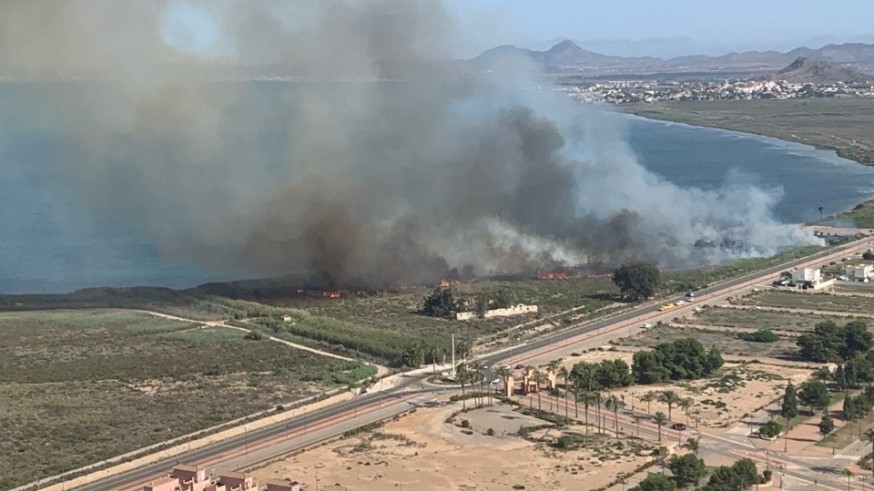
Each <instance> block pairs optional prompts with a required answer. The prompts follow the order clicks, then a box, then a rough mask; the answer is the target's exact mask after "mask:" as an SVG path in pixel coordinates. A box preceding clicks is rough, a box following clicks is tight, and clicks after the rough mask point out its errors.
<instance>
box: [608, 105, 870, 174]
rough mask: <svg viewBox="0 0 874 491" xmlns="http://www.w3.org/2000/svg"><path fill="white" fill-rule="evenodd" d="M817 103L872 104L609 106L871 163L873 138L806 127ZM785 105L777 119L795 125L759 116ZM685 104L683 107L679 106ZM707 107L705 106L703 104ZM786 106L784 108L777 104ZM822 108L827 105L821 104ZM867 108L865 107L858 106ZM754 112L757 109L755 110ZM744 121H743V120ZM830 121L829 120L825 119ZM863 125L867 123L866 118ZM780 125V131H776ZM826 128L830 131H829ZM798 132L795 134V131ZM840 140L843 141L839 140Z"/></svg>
mask: <svg viewBox="0 0 874 491" xmlns="http://www.w3.org/2000/svg"><path fill="white" fill-rule="evenodd" d="M809 103H810V104H811V105H813V104H817V105H821V106H828V104H829V103H833V104H834V105H844V106H848V105H852V104H858V105H871V106H872V107H874V100H872V99H816V100H814V101H806V100H804V99H789V100H761V101H759V100H752V101H747V100H742V101H684V102H668V103H666V102H652V103H643V102H636V103H625V104H615V105H613V107H614V108H615V109H616V110H617V111H618V112H621V113H624V114H629V115H634V116H637V117H641V118H646V119H650V120H654V121H665V122H671V123H682V124H687V125H690V126H697V127H703V128H714V129H721V130H728V131H737V132H739V133H745V134H748V135H756V136H763V137H767V138H774V139H777V140H782V141H784V142H789V143H799V144H802V145H808V146H811V147H813V148H816V149H819V150H829V151H833V152H835V154H836V155H837V156H839V157H841V158H844V159H847V160H851V161H853V162H855V163H857V164H860V165H865V166H874V142H866V141H861V140H860V139H859V138H853V135H850V134H846V135H842V134H840V133H841V131H839V129H836V128H823V130H822V131H812V132H810V133H805V131H810V129H809V128H808V127H807V126H806V124H807V125H809V123H810V122H811V120H812V119H814V117H812V116H811V111H810V108H808V107H807V106H808V104H809ZM781 104H783V105H785V106H787V107H788V108H789V109H794V110H795V111H794V112H787V113H784V114H783V115H782V116H781V117H780V118H779V120H780V121H781V122H784V124H791V121H792V120H793V119H797V120H798V122H799V123H802V124H799V125H792V126H791V128H792V129H791V130H790V129H789V128H788V127H783V126H780V125H775V124H771V125H765V124H763V123H762V121H760V120H765V119H767V118H768V117H773V116H778V114H776V111H775V112H765V111H764V109H765V108H767V107H768V106H773V107H776V106H779V105H781ZM683 105H687V107H683ZM708 105H710V106H711V107H710V108H708V107H707V106H708ZM732 105H735V106H737V107H731V108H730V109H731V110H737V109H743V108H742V107H741V106H747V109H753V110H747V111H737V112H734V113H729V112H728V110H726V108H729V107H730V106H732ZM780 109H786V108H780ZM822 109H829V108H828V107H823V108H822ZM859 109H861V110H867V108H859ZM757 112H758V113H757ZM851 116H856V115H855V114H854V113H852V112H850V111H847V112H846V115H845V117H847V118H850V117H851ZM745 122H746V123H747V124H744V123H745ZM829 122H832V121H829ZM853 123H857V121H847V127H850V126H851V125H852V124H853ZM863 126H866V127H867V122H865V124H864V125H863ZM781 129H783V130H784V131H780V130H781ZM826 130H829V131H831V132H830V133H829V132H827V131H826ZM796 133H798V134H796ZM805 135H807V136H816V137H819V138H822V137H826V136H827V137H830V138H831V140H833V141H834V143H828V142H825V141H821V140H814V139H811V138H807V137H805ZM842 143H843V144H842Z"/></svg>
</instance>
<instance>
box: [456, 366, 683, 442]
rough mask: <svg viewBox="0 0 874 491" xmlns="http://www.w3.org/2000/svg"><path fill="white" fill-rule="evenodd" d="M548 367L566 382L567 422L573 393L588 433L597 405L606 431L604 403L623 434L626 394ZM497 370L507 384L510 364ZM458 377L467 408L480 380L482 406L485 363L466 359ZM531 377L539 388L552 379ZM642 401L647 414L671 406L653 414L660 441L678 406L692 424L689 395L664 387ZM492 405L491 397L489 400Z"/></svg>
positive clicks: (599, 422)
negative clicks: (653, 405) (658, 405)
mask: <svg viewBox="0 0 874 491" xmlns="http://www.w3.org/2000/svg"><path fill="white" fill-rule="evenodd" d="M547 367H548V368H549V369H550V370H552V371H553V372H554V373H555V374H556V376H557V377H558V378H560V379H561V380H562V381H563V382H564V398H565V404H564V407H565V421H566V422H567V423H569V422H570V402H569V399H570V397H571V395H573V399H574V418H579V404H580V403H582V405H583V415H584V421H585V426H586V435H588V434H589V426H590V425H589V410H590V409H591V408H593V407H594V408H595V410H596V418H597V419H596V421H597V428H598V432H599V433H600V432H602V431H604V430H605V429H606V428H603V427H602V418H601V407H602V406H603V407H604V408H605V409H607V410H608V411H612V412H613V429H614V431H615V432H616V436H617V437H618V436H619V410H620V409H622V408H624V407H626V403H625V396H620V395H616V394H610V395H607V396H605V395H604V394H603V393H602V392H601V391H600V390H597V389H595V388H594V387H592V385H593V383H592V381H593V380H594V377H592V376H588V377H586V376H583V377H579V378H576V379H575V380H573V382H572V381H571V372H570V371H569V370H568V369H567V368H565V367H563V366H559V363H558V362H557V361H553V362H550V363H549V365H547ZM495 373H496V374H497V375H498V376H499V377H500V378H501V379H502V380H503V381H504V383H507V380H508V378H509V376H510V369H509V368H507V367H498V368H496V369H495ZM455 376H456V380H458V381H459V382H460V383H461V393H462V405H463V406H462V407H463V408H464V409H467V404H466V398H465V397H464V395H465V389H466V387H467V386H468V385H470V386H471V387H472V386H473V385H474V384H476V383H479V393H478V395H477V396H476V397H475V398H474V403H475V404H476V406H477V407H479V406H482V405H483V404H484V401H483V400H482V395H483V393H484V392H485V391H484V390H483V384H484V383H485V369H484V367H483V365H482V363H481V362H479V361H472V362H469V363H467V362H462V363H460V364H459V365H458V367H457V368H456V375H455ZM531 379H532V380H533V381H534V382H535V383H536V384H537V386H538V389H539V388H540V387H541V386H542V385H543V384H544V383H546V382H547V381H548V380H549V377H548V376H547V374H546V373H544V372H543V371H540V370H535V371H534V373H533V374H532V376H531ZM581 379H582V380H588V381H589V386H588V387H582V383H581ZM488 394H489V398H491V390H489V391H488ZM640 400H641V401H643V402H646V403H647V408H646V412H647V414H651V403H652V401H656V402H660V403H662V404H665V405H666V406H667V407H668V414H667V415H665V414H664V413H663V412H661V411H657V412H656V413H655V414H654V415H653V422H654V423H655V424H656V426H657V427H658V438H659V441H661V440H662V426H664V425H665V424H667V423H668V422H670V421H671V419H672V417H673V410H674V407H680V408H682V409H683V410H684V411H685V413H686V419H687V423H688V419H689V415H690V410H691V408H692V406H693V400H692V399H690V398H687V397H685V398H684V397H680V396H679V395H678V394H677V393H676V392H674V391H673V390H660V391H648V392H646V393H644V394H643V395H642V396H641V397H640ZM489 404H491V400H490V401H489ZM537 408H538V409H543V403H542V400H541V396H540V390H538V391H537ZM634 419H635V422H636V423H637V427H638V431H640V421H641V418H639V417H635V418H634Z"/></svg>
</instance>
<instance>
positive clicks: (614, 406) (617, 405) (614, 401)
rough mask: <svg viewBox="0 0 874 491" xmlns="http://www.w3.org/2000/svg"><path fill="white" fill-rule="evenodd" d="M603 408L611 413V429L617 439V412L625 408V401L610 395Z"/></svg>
mask: <svg viewBox="0 0 874 491" xmlns="http://www.w3.org/2000/svg"><path fill="white" fill-rule="evenodd" d="M604 406H606V407H607V409H610V410H612V411H613V429H614V430H615V431H616V438H619V410H620V409H621V408H623V407H625V401H623V400H622V399H620V398H619V396H617V395H615V394H611V395H609V396H608V397H607V399H606V400H605V401H604Z"/></svg>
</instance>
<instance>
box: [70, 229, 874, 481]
mask: <svg viewBox="0 0 874 491" xmlns="http://www.w3.org/2000/svg"><path fill="white" fill-rule="evenodd" d="M872 240H874V239H868V238H866V239H862V240H858V241H854V242H850V243H848V244H845V245H842V246H839V247H835V248H831V249H828V250H825V251H822V252H819V253H817V254H814V255H811V256H806V257H803V258H799V259H797V260H794V261H790V262H787V263H784V264H780V265H778V266H774V267H772V268H768V269H766V270H762V271H757V272H755V273H751V274H748V275H745V276H742V277H740V278H736V279H733V280H729V281H726V282H722V283H720V284H718V285H714V286H712V287H709V288H706V289H703V290H701V291H699V292H696V295H697V296H698V297H699V300H697V301H696V302H695V303H700V302H702V301H703V300H706V299H707V298H710V297H714V296H718V295H724V294H726V293H729V292H733V291H734V290H736V289H737V288H738V287H742V286H744V285H746V284H749V283H751V282H761V281H764V280H767V279H768V278H769V277H772V276H774V275H777V274H778V273H780V272H781V271H785V270H786V269H790V268H793V267H801V266H808V265H813V264H820V263H822V262H828V261H832V260H835V259H837V258H841V257H844V256H847V255H849V254H851V253H856V252H859V251H861V250H864V249H865V248H867V247H870V246H871V243H872ZM689 307H691V306H688V307H687V306H684V307H683V308H679V309H675V310H672V311H670V312H667V313H664V312H658V305H657V304H653V305H647V306H642V307H638V308H634V309H630V310H628V311H626V312H623V313H621V314H617V315H613V316H611V317H609V318H605V319H602V320H598V321H594V322H589V323H586V324H583V325H580V326H577V327H574V328H570V329H566V330H563V331H561V332H558V333H555V334H552V335H548V336H543V337H541V338H538V339H536V340H534V341H530V342H528V343H525V344H522V345H519V346H514V347H512V348H509V349H505V350H502V351H500V352H496V353H492V354H487V355H484V356H482V357H479V360H480V361H482V362H483V363H484V364H485V365H487V366H489V367H494V366H496V365H499V364H504V363H512V362H515V361H518V360H523V359H530V358H532V357H533V356H536V355H538V354H542V353H544V352H546V353H548V352H549V351H550V350H552V349H554V348H555V347H556V346H558V347H562V346H563V345H565V344H567V342H568V341H570V340H573V339H574V338H576V337H578V336H581V335H586V334H590V333H594V332H597V331H599V330H609V329H610V328H613V327H615V326H619V327H624V326H625V325H626V324H628V323H629V322H630V321H634V322H639V321H641V320H640V319H641V317H645V318H649V317H650V316H653V317H657V316H659V315H662V314H664V315H676V313H678V312H682V311H686V310H688V308H689ZM428 376H429V374H421V375H415V376H407V377H402V378H401V381H400V383H398V384H397V385H395V386H394V387H393V388H392V389H391V390H388V391H385V392H373V393H368V394H364V395H361V396H358V397H355V398H353V399H350V400H347V401H344V402H341V403H338V404H334V405H332V406H329V407H326V408H323V409H320V410H316V411H313V412H312V413H309V414H306V415H302V416H298V417H295V418H292V419H289V420H288V421H286V422H282V423H277V424H273V425H269V426H265V427H262V428H260V429H257V430H253V431H248V432H245V433H244V434H241V435H239V436H236V437H233V438H229V439H227V440H223V441H221V442H217V443H214V444H210V445H207V446H205V447H202V448H199V449H196V450H191V451H189V452H185V453H183V454H179V455H176V456H174V457H172V458H167V459H163V460H160V461H157V462H155V463H152V464H149V465H146V466H143V467H140V468H137V469H135V470H131V471H128V472H123V473H119V474H116V475H112V476H109V477H106V478H103V479H100V480H98V481H95V482H93V483H91V484H87V485H84V486H81V487H79V488H76V490H77V491H110V490H114V489H119V488H126V487H130V486H133V485H136V484H139V483H143V482H145V481H148V480H149V479H151V478H154V477H156V476H160V475H162V474H165V473H166V472H167V470H168V469H170V468H171V467H172V466H173V465H174V464H176V463H178V462H184V463H191V462H197V463H201V462H211V461H215V460H216V459H220V458H222V456H225V455H228V454H231V453H233V452H234V451H239V450H240V449H242V448H244V447H249V446H255V445H257V444H258V443H259V442H263V441H266V440H274V439H277V438H279V437H281V436H283V435H287V434H293V433H296V432H301V431H304V432H305V431H306V429H307V428H308V427H311V426H314V425H319V424H320V423H323V424H324V426H332V425H333V423H332V422H331V421H332V420H334V419H338V418H352V416H353V414H355V413H356V408H360V407H364V406H368V405H372V404H376V403H380V402H384V401H390V400H393V399H394V400H396V399H398V398H400V397H402V396H405V395H411V394H426V393H433V392H436V391H439V390H445V389H437V388H423V389H413V390H411V389H410V388H411V387H413V386H415V385H416V384H419V385H420V386H421V384H422V383H423V381H424V380H425V379H426V378H427V377H428ZM406 409H407V406H405V405H403V404H398V405H397V413H401V412H403V411H404V410H406ZM362 424H363V423H362ZM343 431H345V430H342V429H338V430H337V431H336V432H335V433H334V435H338V434H340V433H342V432H343ZM286 451H287V450H286Z"/></svg>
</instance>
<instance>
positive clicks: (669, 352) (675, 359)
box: [631, 338, 723, 384]
mask: <svg viewBox="0 0 874 491" xmlns="http://www.w3.org/2000/svg"><path fill="white" fill-rule="evenodd" d="M722 364H723V359H722V354H721V353H720V352H719V349H717V348H716V347H715V346H714V347H712V348H711V349H710V350H709V351H707V350H705V349H704V346H702V345H701V343H700V342H698V340H696V339H694V338H681V339H676V340H674V341H671V342H668V343H661V344H659V345H656V346H655V347H654V348H653V349H652V350H649V351H638V352H636V353H634V355H633V357H632V364H631V373H632V376H633V377H634V380H636V381H637V382H639V383H642V384H655V383H661V382H666V381H668V380H695V379H699V378H702V377H706V376H708V375H710V374H712V373H713V372H715V371H716V370H717V369H719V367H721V366H722Z"/></svg>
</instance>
